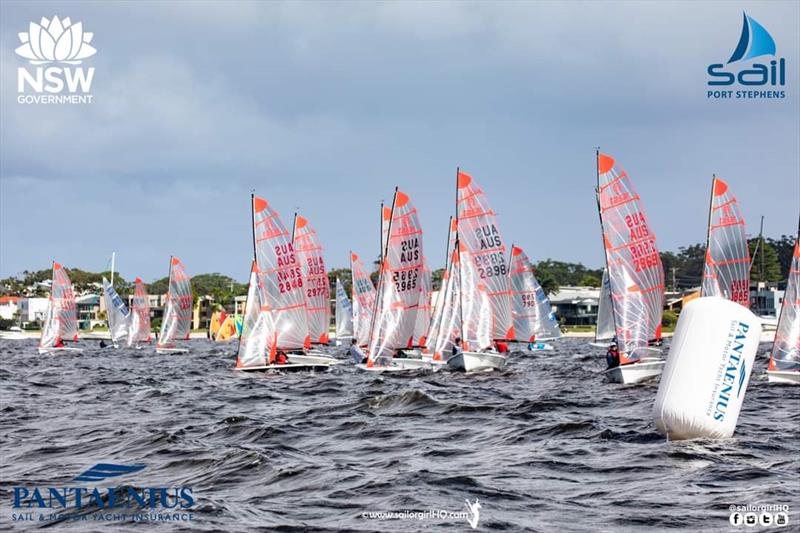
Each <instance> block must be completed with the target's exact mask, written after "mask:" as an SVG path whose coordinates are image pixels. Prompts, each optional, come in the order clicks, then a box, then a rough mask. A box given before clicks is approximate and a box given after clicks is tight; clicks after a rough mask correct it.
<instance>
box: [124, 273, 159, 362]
mask: <svg viewBox="0 0 800 533" xmlns="http://www.w3.org/2000/svg"><path fill="white" fill-rule="evenodd" d="M134 283H135V288H134V291H133V298H132V299H131V323H130V326H129V327H128V347H129V348H131V347H133V348H137V349H138V348H141V345H142V344H144V343H148V344H149V343H150V342H151V341H152V340H153V336H152V333H151V332H150V297H149V296H148V295H147V289H146V288H145V286H144V282H143V281H142V279H141V278H139V277H137V278H136V281H135V282H134Z"/></svg>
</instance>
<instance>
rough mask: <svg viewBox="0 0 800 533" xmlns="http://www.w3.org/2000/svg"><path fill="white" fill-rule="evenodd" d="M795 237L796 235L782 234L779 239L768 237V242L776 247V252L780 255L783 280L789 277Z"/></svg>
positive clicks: (779, 260)
mask: <svg viewBox="0 0 800 533" xmlns="http://www.w3.org/2000/svg"><path fill="white" fill-rule="evenodd" d="M795 239H796V237H793V236H791V235H781V236H780V238H778V239H766V241H767V244H769V245H770V246H772V248H774V249H775V253H776V254H777V256H778V262H779V263H780V265H781V280H786V279H787V278H788V277H789V267H790V266H791V264H792V254H794V242H795Z"/></svg>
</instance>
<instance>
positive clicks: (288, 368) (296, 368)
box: [236, 363, 331, 372]
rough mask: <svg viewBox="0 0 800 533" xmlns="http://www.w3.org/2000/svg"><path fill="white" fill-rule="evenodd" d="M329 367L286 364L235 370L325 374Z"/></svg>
mask: <svg viewBox="0 0 800 533" xmlns="http://www.w3.org/2000/svg"><path fill="white" fill-rule="evenodd" d="M330 368H331V365H327V364H326V365H320V364H304V363H286V364H285V365H262V366H249V367H245V368H237V369H236V370H238V371H240V372H314V371H319V372H325V371H327V370H330Z"/></svg>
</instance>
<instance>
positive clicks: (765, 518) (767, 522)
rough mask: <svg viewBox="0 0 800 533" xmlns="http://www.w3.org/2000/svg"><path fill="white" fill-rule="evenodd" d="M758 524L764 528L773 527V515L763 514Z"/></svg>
mask: <svg viewBox="0 0 800 533" xmlns="http://www.w3.org/2000/svg"><path fill="white" fill-rule="evenodd" d="M758 523H759V524H761V525H762V526H771V525H772V513H767V512H763V513H761V515H759V517H758Z"/></svg>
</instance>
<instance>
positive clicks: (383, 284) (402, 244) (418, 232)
mask: <svg viewBox="0 0 800 533" xmlns="http://www.w3.org/2000/svg"><path fill="white" fill-rule="evenodd" d="M389 215H390V217H391V218H390V220H389V224H388V231H387V234H386V237H385V238H386V239H387V241H386V254H385V256H384V258H383V264H382V265H381V271H380V276H381V277H380V281H379V284H378V286H379V289H380V292H379V294H378V301H377V303H376V313H377V314H376V316H375V318H374V320H373V326H372V331H371V332H370V343H369V347H368V357H369V362H368V364H370V365H371V364H374V363H375V362H377V363H378V364H380V365H384V364H388V363H389V361H390V360H391V358H392V356H393V355H394V353H395V351H396V350H397V349H403V348H410V347H412V346H414V344H415V343H414V340H415V339H414V332H415V329H416V327H417V312H418V311H419V309H420V303H421V301H422V300H423V295H424V294H425V291H426V286H425V285H426V283H425V281H424V272H423V271H424V255H423V250H422V228H421V226H420V222H419V216H418V214H417V210H416V208H415V207H414V206H413V204H412V203H411V200H410V199H409V197H408V195H407V194H405V193H403V192H401V191H395V194H394V201H393V203H392V209H391V210H390V212H389ZM384 218H385V217H384Z"/></svg>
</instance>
